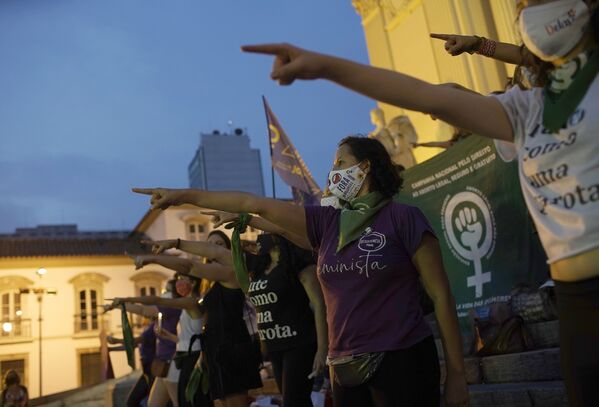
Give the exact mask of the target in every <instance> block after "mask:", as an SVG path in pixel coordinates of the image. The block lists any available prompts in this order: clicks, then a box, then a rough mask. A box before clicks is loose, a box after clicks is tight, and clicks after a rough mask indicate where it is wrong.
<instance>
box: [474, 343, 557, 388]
mask: <svg viewBox="0 0 599 407" xmlns="http://www.w3.org/2000/svg"><path fill="white" fill-rule="evenodd" d="M481 368H482V379H483V381H484V382H485V383H518V382H537V381H552V380H561V371H560V361H559V348H548V349H541V350H534V351H529V352H521V353H512V354H509V355H499V356H487V357H484V358H481Z"/></svg>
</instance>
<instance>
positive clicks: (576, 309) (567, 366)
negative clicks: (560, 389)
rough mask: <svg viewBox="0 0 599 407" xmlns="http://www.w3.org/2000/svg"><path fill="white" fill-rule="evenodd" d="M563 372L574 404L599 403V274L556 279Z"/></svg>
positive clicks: (573, 406) (570, 398)
mask: <svg viewBox="0 0 599 407" xmlns="http://www.w3.org/2000/svg"><path fill="white" fill-rule="evenodd" d="M555 293H556V294H557V305H558V314H559V334H560V355H561V364H562V374H563V377H564V382H565V384H566V390H567V391H568V399H569V401H570V405H571V406H572V407H578V406H593V407H595V406H599V391H598V390H597V386H598V385H599V277H595V278H591V279H588V280H583V281H576V282H571V283H564V282H560V281H556V282H555Z"/></svg>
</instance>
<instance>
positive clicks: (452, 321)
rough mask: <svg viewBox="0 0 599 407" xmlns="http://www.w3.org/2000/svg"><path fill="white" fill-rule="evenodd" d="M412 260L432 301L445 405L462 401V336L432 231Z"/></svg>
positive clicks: (464, 387)
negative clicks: (442, 363) (444, 375)
mask: <svg viewBox="0 0 599 407" xmlns="http://www.w3.org/2000/svg"><path fill="white" fill-rule="evenodd" d="M412 262H413V263H414V265H415V266H416V269H417V270H418V272H419V273H420V276H421V278H422V283H423V285H424V288H425V290H426V292H427V294H428V295H429V296H430V297H431V299H432V300H433V303H434V304H435V316H436V317H437V322H438V324H439V329H440V331H441V340H442V343H443V351H444V353H445V360H446V368H447V379H446V381H445V402H446V403H447V405H455V404H457V405H463V402H464V401H465V400H467V399H468V390H467V384H466V377H465V368H464V355H463V354H462V337H461V334H460V329H459V325H458V317H457V314H456V307H455V300H454V298H453V296H452V294H451V290H450V287H449V281H448V279H447V274H446V273H445V270H444V268H443V260H442V258H441V249H440V247H439V242H438V240H437V239H436V238H435V237H434V236H433V235H431V234H429V233H425V234H424V235H423V236H422V241H421V243H420V246H419V247H418V249H417V250H416V252H415V253H414V256H413V257H412ZM460 403H461V404H460Z"/></svg>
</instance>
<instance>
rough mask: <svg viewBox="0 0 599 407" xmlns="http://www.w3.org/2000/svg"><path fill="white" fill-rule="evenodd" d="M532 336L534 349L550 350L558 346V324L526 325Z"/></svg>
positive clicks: (556, 322) (549, 322) (538, 323)
mask: <svg viewBox="0 0 599 407" xmlns="http://www.w3.org/2000/svg"><path fill="white" fill-rule="evenodd" d="M526 328H527V329H528V332H530V336H532V340H533V343H534V345H535V348H537V349H541V348H552V347H557V346H559V322H558V321H557V320H555V321H546V322H536V323H532V324H526Z"/></svg>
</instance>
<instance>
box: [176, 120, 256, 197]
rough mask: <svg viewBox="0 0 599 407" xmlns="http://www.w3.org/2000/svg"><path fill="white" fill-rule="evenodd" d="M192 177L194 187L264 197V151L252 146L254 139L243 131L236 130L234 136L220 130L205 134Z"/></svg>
mask: <svg viewBox="0 0 599 407" xmlns="http://www.w3.org/2000/svg"><path fill="white" fill-rule="evenodd" d="M188 174H189V186H190V187H191V188H201V189H207V190H210V191H245V192H251V193H253V194H256V195H260V196H264V177H263V175H262V162H261V160H260V150H258V149H256V148H251V147H250V138H249V136H248V135H247V133H246V132H245V131H244V130H242V129H235V131H234V132H233V134H227V133H220V132H219V131H217V130H215V131H213V132H212V133H211V134H204V133H203V134H201V135H200V146H199V147H198V150H197V151H196V154H195V156H194V157H193V160H192V161H191V163H190V164H189V167H188Z"/></svg>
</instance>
